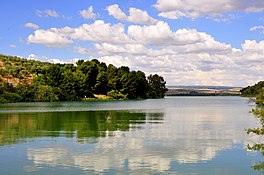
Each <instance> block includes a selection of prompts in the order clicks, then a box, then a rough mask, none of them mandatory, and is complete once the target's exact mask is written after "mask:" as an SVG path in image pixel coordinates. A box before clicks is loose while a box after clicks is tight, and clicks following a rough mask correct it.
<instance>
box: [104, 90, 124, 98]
mask: <svg viewBox="0 0 264 175" xmlns="http://www.w3.org/2000/svg"><path fill="white" fill-rule="evenodd" d="M107 95H108V96H110V97H112V98H114V99H127V95H124V94H122V93H121V92H119V91H117V90H111V91H109V92H107Z"/></svg>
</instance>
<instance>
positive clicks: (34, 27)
mask: <svg viewBox="0 0 264 175" xmlns="http://www.w3.org/2000/svg"><path fill="white" fill-rule="evenodd" d="M24 27H27V28H32V29H39V26H38V25H37V24H34V23H31V22H28V23H26V24H24Z"/></svg>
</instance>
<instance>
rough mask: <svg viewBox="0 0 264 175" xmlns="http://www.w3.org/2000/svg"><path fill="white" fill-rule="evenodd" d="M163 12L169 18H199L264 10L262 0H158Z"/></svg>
mask: <svg viewBox="0 0 264 175" xmlns="http://www.w3.org/2000/svg"><path fill="white" fill-rule="evenodd" d="M154 7H155V8H156V9H158V10H159V11H160V12H161V13H160V14H159V16H161V17H164V18H169V19H178V18H181V17H186V18H192V19H195V18H199V17H203V16H211V17H212V16H214V17H216V16H219V15H223V14H226V13H233V12H247V13H255V12H261V11H263V10H264V2H263V1H262V0H221V1H210V0H200V1H197V0H175V1H170V0H157V2H156V4H155V5H154Z"/></svg>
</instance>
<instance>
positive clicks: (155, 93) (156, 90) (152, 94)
mask: <svg viewBox="0 0 264 175" xmlns="http://www.w3.org/2000/svg"><path fill="white" fill-rule="evenodd" d="M148 86H149V87H148V94H147V96H148V98H163V97H164V96H165V93H166V91H167V90H168V89H167V88H166V81H164V79H163V77H161V76H159V75H157V74H155V75H149V76H148Z"/></svg>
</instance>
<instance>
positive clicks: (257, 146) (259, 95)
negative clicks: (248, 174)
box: [241, 81, 264, 173]
mask: <svg viewBox="0 0 264 175" xmlns="http://www.w3.org/2000/svg"><path fill="white" fill-rule="evenodd" d="M241 94H242V95H243V96H247V97H254V99H255V102H256V104H257V107H256V108H255V109H252V113H253V114H254V116H255V117H256V118H258V119H259V122H260V127H257V128H249V129H247V133H248V134H250V133H251V134H256V135H259V136H263V135H264V81H260V82H258V83H257V84H255V85H253V86H248V87H246V88H243V89H242V90H241ZM247 147H248V149H249V150H254V151H260V152H261V154H262V155H263V156H264V143H263V142H259V143H254V144H252V145H248V146H247ZM253 168H254V169H255V170H258V171H262V173H264V162H259V163H257V164H255V165H253Z"/></svg>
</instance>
